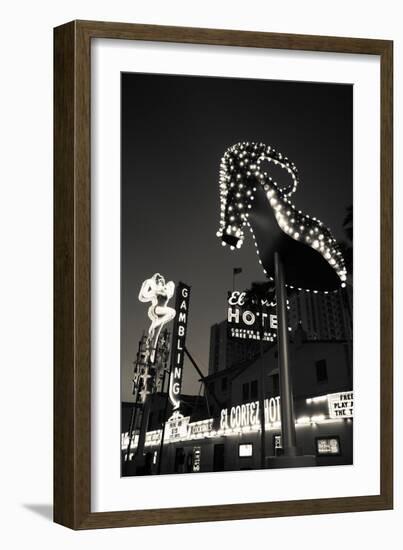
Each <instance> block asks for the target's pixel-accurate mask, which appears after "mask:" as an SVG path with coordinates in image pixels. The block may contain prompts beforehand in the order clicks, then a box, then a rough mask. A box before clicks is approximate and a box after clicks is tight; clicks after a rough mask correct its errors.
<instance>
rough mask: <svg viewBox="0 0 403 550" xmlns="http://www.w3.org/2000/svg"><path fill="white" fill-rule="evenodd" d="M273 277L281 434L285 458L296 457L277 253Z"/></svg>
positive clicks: (281, 272)
mask: <svg viewBox="0 0 403 550" xmlns="http://www.w3.org/2000/svg"><path fill="white" fill-rule="evenodd" d="M274 275H275V284H276V302H277V306H276V307H277V343H278V366H279V373H280V407H281V433H282V444H283V452H284V455H285V456H297V455H298V454H299V452H298V449H297V446H296V433H295V415H294V398H293V393H292V377H291V368H290V361H289V348H288V323H287V294H286V289H285V279H284V267H283V263H282V261H281V258H280V255H279V254H278V252H275V253H274Z"/></svg>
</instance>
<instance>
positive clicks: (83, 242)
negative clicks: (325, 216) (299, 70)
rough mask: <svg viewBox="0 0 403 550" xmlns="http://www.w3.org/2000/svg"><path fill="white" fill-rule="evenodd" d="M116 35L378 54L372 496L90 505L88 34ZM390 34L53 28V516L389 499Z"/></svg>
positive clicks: (160, 518)
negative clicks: (375, 462)
mask: <svg viewBox="0 0 403 550" xmlns="http://www.w3.org/2000/svg"><path fill="white" fill-rule="evenodd" d="M94 38H113V39H121V40H142V41H144V40H147V41H159V42H177V43H188V44H210V45H218V46H220V45H221V46H242V47H251V48H271V49H281V50H305V51H314V52H337V53H355V54H367V55H376V56H380V63H381V90H380V93H381V121H380V128H381V159H380V162H381V181H380V186H381V204H380V209H381V280H380V289H381V365H380V370H381V411H380V423H381V443H380V452H381V456H380V468H381V471H380V479H381V487H380V493H379V494H376V495H370V496H355V497H345V498H325V499H313V500H299V501H281V502H263V503H262V502H259V503H248V504H244V503H239V504H229V505H214V506H197V507H188V508H166V509H151V510H127V511H113V512H101V513H92V512H91V502H90V494H91V491H90V479H91V455H90V443H91V438H90V434H91V414H90V404H91V392H90V381H91V372H90V357H91V338H90V334H91V315H90V311H91V307H90V306H91V291H90V274H91V262H90V257H91V255H90V252H91V250H90V220H91V196H90V181H91V180H90V178H91V174H90V143H91V142H90V139H91V138H90V93H91V92H90V83H91V40H92V39H94ZM392 65H393V43H392V42H391V41H386V40H372V39H361V38H335V37H325V36H305V35H292V34H274V33H261V32H245V31H234V30H216V29H201V28H181V27H167V26H153V25H137V24H127V23H107V22H93V21H73V22H70V23H67V24H65V25H62V26H60V27H57V28H56V29H55V31H54V138H55V149H54V191H55V202H54V296H55V298H54V520H55V522H57V523H60V524H62V525H65V526H67V527H70V528H72V529H91V528H106V527H127V526H138V525H156V524H168V523H184V522H202V521H217V520H229V519H248V518H264V517H265V518H269V517H277V516H291V515H305V514H325V513H326V514H327V513H338V512H354V511H366V510H386V509H391V508H392V507H393V435H392V427H393V417H392V414H393V385H392V384H393V376H392V334H393V326H392V322H393V321H392V314H393V309H392V307H393V306H392V298H393V292H392V286H393V281H392V267H393V266H392V262H393V256H392V223H393V218H392V178H393V168H392V160H393V141H392V140H393V126H392V121H393V104H392V100H393V97H392V96H393V85H392V71H393V68H392Z"/></svg>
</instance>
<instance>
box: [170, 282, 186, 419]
mask: <svg viewBox="0 0 403 550" xmlns="http://www.w3.org/2000/svg"><path fill="white" fill-rule="evenodd" d="M189 297H190V286H188V285H185V284H184V283H181V282H179V283H178V285H177V289H176V308H175V309H176V317H175V321H174V327H173V334H172V351H171V375H170V379H169V400H170V402H171V404H172V406H173V409H174V410H178V409H179V406H180V393H181V386H182V371H183V360H184V354H185V351H184V350H185V342H186V332H187V322H188V315H189Z"/></svg>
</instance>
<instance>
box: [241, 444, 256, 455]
mask: <svg viewBox="0 0 403 550" xmlns="http://www.w3.org/2000/svg"><path fill="white" fill-rule="evenodd" d="M238 454H239V457H240V458H245V457H248V456H252V455H253V443H240V444H239V447H238Z"/></svg>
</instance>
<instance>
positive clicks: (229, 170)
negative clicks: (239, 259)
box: [217, 142, 347, 292]
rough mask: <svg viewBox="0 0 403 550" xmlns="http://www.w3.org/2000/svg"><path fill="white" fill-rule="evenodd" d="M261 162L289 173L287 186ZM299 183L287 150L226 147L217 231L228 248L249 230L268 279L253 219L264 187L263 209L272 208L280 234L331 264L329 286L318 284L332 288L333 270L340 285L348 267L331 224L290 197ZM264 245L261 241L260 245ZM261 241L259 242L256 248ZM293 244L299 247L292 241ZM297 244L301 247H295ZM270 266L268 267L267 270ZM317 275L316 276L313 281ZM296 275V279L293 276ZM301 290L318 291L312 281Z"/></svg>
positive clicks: (298, 279)
mask: <svg viewBox="0 0 403 550" xmlns="http://www.w3.org/2000/svg"><path fill="white" fill-rule="evenodd" d="M264 164H269V165H274V166H278V167H279V168H282V169H283V170H284V171H285V172H287V173H288V174H289V175H290V183H289V185H288V186H286V187H283V188H281V187H280V186H279V185H278V184H277V183H276V182H275V181H274V180H273V179H272V178H271V177H270V176H269V175H268V174H267V173H266V172H265V171H264V170H265V167H264ZM298 183H299V175H298V170H297V168H296V166H295V164H294V163H293V162H292V161H291V160H290V159H288V158H287V157H286V156H285V155H283V154H282V153H280V152H279V151H277V150H276V149H275V148H274V147H272V146H271V145H265V144H264V143H254V142H241V143H236V144H235V145H233V146H231V147H229V148H228V149H227V150H226V152H225V154H224V156H223V157H222V159H221V164H220V177H219V186H220V227H219V229H218V231H217V237H218V238H219V239H220V240H221V244H222V245H223V246H226V245H229V247H230V249H231V250H236V249H239V248H241V246H242V244H243V241H244V240H245V238H246V235H245V232H246V230H248V229H249V230H250V232H251V234H252V237H253V240H254V245H255V247H256V254H257V255H258V258H259V263H260V265H261V266H262V268H263V271H264V273H265V274H266V275H267V276H268V277H269V279H272V276H271V267H269V263H267V262H266V260H267V259H266V260H265V254H264V253H263V254H262V252H264V250H262V247H261V244H262V243H260V244H259V245H258V242H257V234H256V226H254V225H253V223H252V218H253V213H254V209H255V208H256V206H255V205H256V204H257V203H258V202H259V200H260V199H258V197H259V193H258V189H260V188H261V189H262V190H263V192H264V199H265V204H266V206H267V211H268V212H270V215H271V214H274V218H275V225H276V228H277V227H278V228H279V229H280V230H281V232H282V234H286V235H288V236H289V237H290V238H291V240H292V241H297V242H298V243H301V244H304V245H306V246H307V247H309V248H311V249H313V250H315V251H316V252H317V253H318V254H320V255H321V256H322V258H323V259H324V260H325V262H323V264H324V265H326V262H327V264H328V267H330V268H332V269H326V273H327V274H328V276H329V280H328V282H329V288H326V287H327V283H326V285H324V284H323V283H322V287H323V288H319V285H318V288H319V290H324V291H325V292H328V290H331V289H334V287H333V284H334V279H333V276H332V277H330V273H332V275H333V271H334V272H335V273H336V274H337V277H336V278H335V279H336V281H337V283H338V284H341V286H342V287H345V286H346V281H347V270H346V266H345V262H344V258H343V254H342V251H341V248H340V246H339V245H338V244H337V242H336V239H335V238H334V236H333V235H332V233H331V231H330V229H329V228H328V227H326V226H325V225H324V223H323V222H322V221H321V220H319V219H317V218H316V217H311V216H309V215H307V214H303V213H302V212H301V210H298V209H297V207H296V206H295V205H294V204H293V202H292V200H291V199H290V197H291V195H292V194H293V193H294V192H295V190H296V188H297V185H298ZM263 246H265V245H263ZM259 247H260V248H261V249H260V250H259ZM294 248H297V247H294ZM298 248H299V247H298ZM268 269H269V270H270V273H269V272H268ZM302 280H304V279H303V278H302V279H301V277H296V278H295V282H293V284H292V285H291V284H290V285H289V286H290V288H294V285H295V286H296V287H297V288H298V290H303V289H302V288H300V286H299V285H300V284H305V283H301V281H302ZM320 280H321V279H316V281H317V282H316V284H318V281H320ZM293 281H294V279H293ZM304 289H305V290H307V291H308V290H309V291H310V290H313V291H317V290H315V289H314V288H311V286H310V285H309V286H305V288H304Z"/></svg>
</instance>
